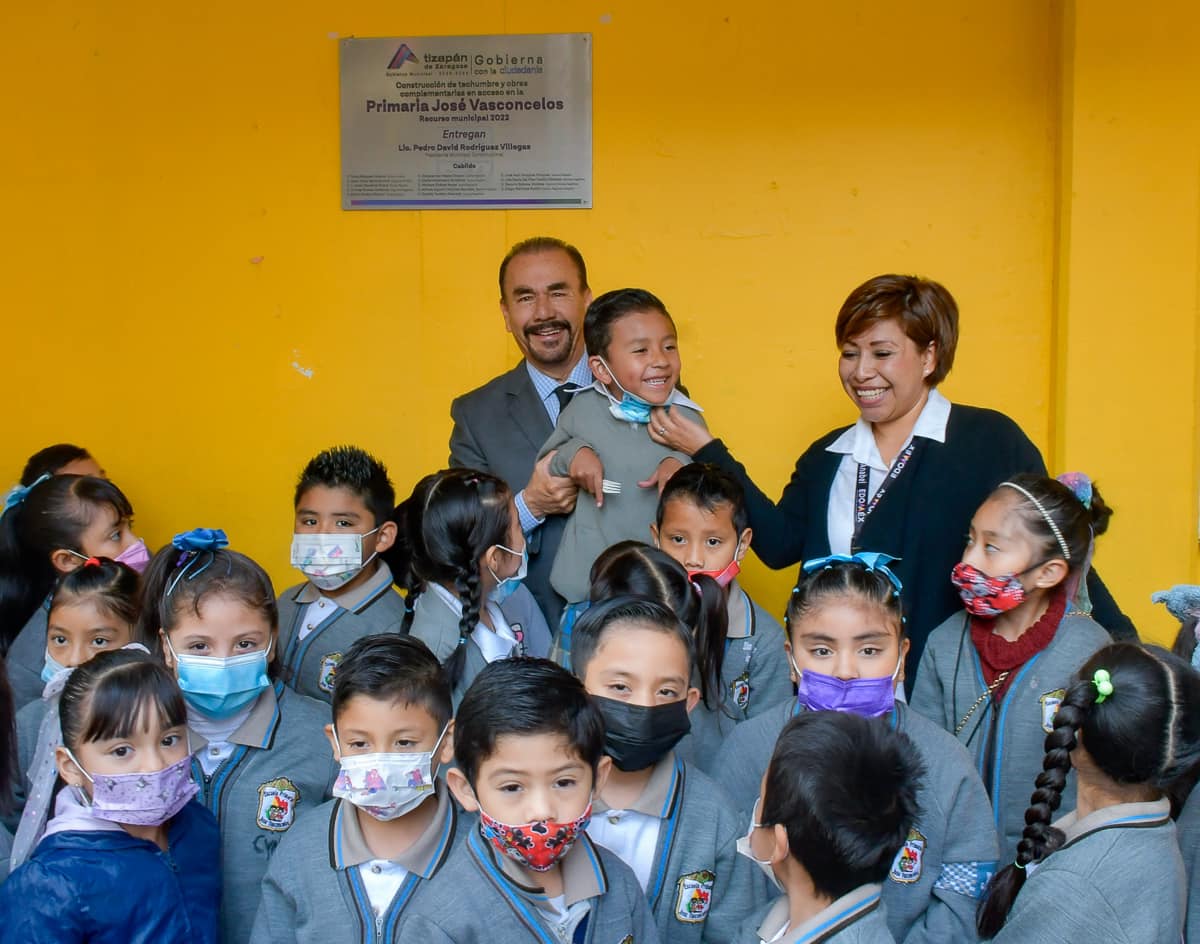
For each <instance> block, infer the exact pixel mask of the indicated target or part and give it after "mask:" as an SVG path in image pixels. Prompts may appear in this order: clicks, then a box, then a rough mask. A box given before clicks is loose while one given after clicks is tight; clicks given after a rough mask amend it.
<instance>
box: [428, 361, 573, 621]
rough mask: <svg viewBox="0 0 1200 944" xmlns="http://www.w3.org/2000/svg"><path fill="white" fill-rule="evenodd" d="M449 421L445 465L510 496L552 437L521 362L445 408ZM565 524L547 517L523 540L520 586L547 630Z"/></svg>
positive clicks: (553, 616) (557, 600)
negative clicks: (487, 479) (524, 568)
mask: <svg viewBox="0 0 1200 944" xmlns="http://www.w3.org/2000/svg"><path fill="white" fill-rule="evenodd" d="M450 418H451V419H452V420H454V430H453V431H452V432H451V433H450V465H451V466H454V467H461V468H468V469H478V470H479V471H481V472H490V473H491V474H492V475H495V476H498V477H500V478H502V479H504V481H505V482H507V483H508V487H509V488H511V489H512V490H513V494H516V493H517V492H519V491H520V490H521V489H523V488H524V487H525V485H526V484H527V483H528V482H529V477H530V476H531V475H532V474H533V466H534V463H535V461H536V460H537V454H538V450H539V449H541V448H542V444H543V443H545V442H546V440H547V439H549V438H550V434H551V433H552V432H553V431H554V424H553V423H551V422H550V417H549V415H548V414H547V413H546V408H545V406H543V405H542V401H541V399H540V398H539V397H538V394H537V390H535V389H534V386H533V381H532V380H530V379H529V371H528V370H526V368H525V362H524V361H521V362H520V363H519V364H517V366H516V367H514V368H513V369H512V370H510V371H508V372H507V373H504V374H501V375H500V376H499V377H496V378H495V379H493V380H490V381H488V382H487V383H485V384H484V385H483V386H482V387H479V388H477V389H475V390H472V391H471V392H470V393H464V394H463V395H462V396H461V397H458V398H456V399H455V400H454V402H453V403H451V404H450ZM565 520H566V519H565V518H564V517H563V516H562V515H550V516H548V517H547V518H546V521H545V523H544V524H543V525H542V526H541V527H540V528H537V529H536V530H535V531H534V532H533V533H532V534H530V535H528V536H527V539H528V548H529V576H528V577H527V578H526V580H525V583H526V585H527V586H528V587H529V589H530V590H531V591H532V592H533V595H534V598H535V599H536V600H537V601H538V605H539V606H541V608H542V612H543V613H544V614H545V615H546V621H547V622H548V623H549V624H550V627H551V629H552V630H553V629H554V628H555V627H556V626H557V625H558V618H559V616H560V614H561V613H562V608H563V603H564V601H563V599H562V598H561V597H560V596H559V595H558V594H556V593H555V592H554V590H553V589H552V588H551V586H550V568H551V566H552V565H553V564H554V555H555V554H556V553H557V552H558V543H559V541H560V540H561V538H562V531H563V523H564V521H565Z"/></svg>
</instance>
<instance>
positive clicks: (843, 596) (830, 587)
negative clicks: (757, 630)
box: [784, 561, 905, 639]
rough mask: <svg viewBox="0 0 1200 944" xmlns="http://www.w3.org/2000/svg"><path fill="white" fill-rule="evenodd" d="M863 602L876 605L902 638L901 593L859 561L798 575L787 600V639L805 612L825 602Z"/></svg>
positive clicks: (884, 578) (887, 580)
mask: <svg viewBox="0 0 1200 944" xmlns="http://www.w3.org/2000/svg"><path fill="white" fill-rule="evenodd" d="M849 602H854V603H860V604H861V603H865V604H869V605H871V606H877V607H879V608H880V609H881V610H883V611H884V612H885V613H886V614H887V615H888V617H889V618H890V619H891V620H893V621H894V623H895V625H896V626H897V627H899V632H900V636H901V638H903V636H904V629H905V627H904V610H903V607H902V606H901V603H900V593H899V591H898V590H897V589H896V587H895V586H894V585H893V584H892V582H891V581H890V580H889V579H888V578H887V576H886V575H885V574H884V573H883V572H882V571H880V570H878V569H873V568H870V567H868V566H867V565H866V563H864V562H859V561H830V562H829V563H828V564H826V565H825V566H824V567H818V568H817V569H815V570H813V571H811V572H810V573H804V572H803V571H802V572H801V574H800V581H799V583H797V584H796V587H795V589H793V590H792V596H791V599H789V600H788V607H787V616H786V618H785V619H784V623H785V629H786V630H787V633H788V638H789V639H790V638H791V633H792V627H793V626H794V625H795V624H796V623H797V622H798V621H799V620H800V619H802V618H803V617H804V615H805V614H806V613H809V612H812V611H813V610H817V609H820V608H821V607H822V606H825V605H826V604H828V603H849Z"/></svg>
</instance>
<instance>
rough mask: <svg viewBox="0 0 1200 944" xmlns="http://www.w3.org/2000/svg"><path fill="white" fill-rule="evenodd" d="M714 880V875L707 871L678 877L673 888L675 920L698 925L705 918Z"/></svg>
mask: <svg viewBox="0 0 1200 944" xmlns="http://www.w3.org/2000/svg"><path fill="white" fill-rule="evenodd" d="M716 880H717V876H716V873H714V872H709V871H708V870H707V869H704V870H702V871H699V872H688V873H687V874H686V875H681V876H679V883H678V884H677V885H676V886H675V919H676V920H677V921H683V922H684V923H685V924H699V923H700V922H701V921H703V920H704V919H705V918H707V917H708V909H709V908H710V907H711V905H712V890H713V882H715V881H716Z"/></svg>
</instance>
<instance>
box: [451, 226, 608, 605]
mask: <svg viewBox="0 0 1200 944" xmlns="http://www.w3.org/2000/svg"><path fill="white" fill-rule="evenodd" d="M591 300H592V293H591V291H590V290H589V289H588V283H587V267H586V265H585V264H584V261H583V256H582V255H580V252H579V250H578V249H576V248H575V247H574V246H571V245H569V244H567V243H565V242H563V241H562V240H560V239H554V238H553V237H549V236H536V237H534V238H532V239H526V240H524V241H523V242H519V243H517V244H516V245H515V246H513V247H512V249H510V250H509V251H508V255H506V256H505V257H504V261H503V262H501V263H500V311H501V313H502V314H503V315H504V325H505V327H506V328H507V329H508V331H509V333H510V334H511V335H512V336H513V340H515V341H516V342H517V347H519V348H520V349H521V353H522V355H524V359H523V360H522V361H521V363H519V364H517V366H516V367H514V368H513V369H512V370H510V371H507V372H506V373H503V374H501V375H500V376H499V377H496V378H494V379H492V380H490V381H488V382H487V383H486V384H484V385H483V386H482V387H479V388H478V389H476V390H472V391H471V392H470V393H466V394H463V395H462V396H461V397H458V398H457V399H456V400H455V401H454V402H453V403H452V404H451V405H450V417H451V419H453V420H454V430H453V432H451V434H450V465H452V466H464V467H467V468H472V469H479V470H481V471H484V472H491V473H492V474H493V475H498V476H500V478H502V479H504V481H506V482H507V483H508V485H509V487H510V488H511V489H512V490H513V493H514V494H515V495H516V504H517V512H518V513H519V515H520V517H521V528H522V530H524V532H525V540H526V545H527V547H528V548H529V576H528V578H527V579H526V583H527V585H528V586H529V589H530V590H531V591H532V592H533V595H534V597H536V598H537V601H538V604H539V605H540V606H541V608H542V612H544V613H545V614H546V619H547V620H548V621H549V623H550V625H551V627H554V626H555V625H556V624H557V622H558V618H559V615H560V613H561V612H562V607H563V602H564V601H563V600H562V599H561V598H560V597H559V596H558V595H557V594H556V593H555V592H554V590H553V589H551V587H550V568H551V566H552V565H553V563H554V555H555V553H556V552H557V551H558V542H559V539H560V538H561V536H562V527H563V517H562V516H563V515H565V514H567V513H569V512H570V511H571V510H572V509H573V508H574V507H575V497H576V493H577V489H576V486H575V484H574V483H573V482H572V481H571V480H570V479H569V478H562V477H559V476H554V475H551V474H550V459H551V458H552V457H553V453H551V454H550V455H547V456H545V457H544V458H543V459H542V461H541V462H537V463H536V464H535V461H534V460H535V459H536V458H537V452H538V450H539V449H540V448H541V446H542V444H543V443H544V442H545V441H546V440H547V439H548V438H549V436H550V433H551V431H552V430H553V429H554V424H555V422H556V421H557V420H558V414H559V412H560V411H561V410H562V407H563V406H564V405H565V404H566V403H567V402H568V401H569V399H570V397H571V394H572V392H573V391H574V390H575V389H578V388H581V387H586V386H588V385H590V384H591V383H592V374H591V371H590V370H589V369H588V365H587V353H586V351H585V350H584V344H583V316H584V313H585V312H586V311H587V307H588V305H589V304H590V303H591Z"/></svg>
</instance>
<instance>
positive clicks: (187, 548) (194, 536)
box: [165, 528, 229, 597]
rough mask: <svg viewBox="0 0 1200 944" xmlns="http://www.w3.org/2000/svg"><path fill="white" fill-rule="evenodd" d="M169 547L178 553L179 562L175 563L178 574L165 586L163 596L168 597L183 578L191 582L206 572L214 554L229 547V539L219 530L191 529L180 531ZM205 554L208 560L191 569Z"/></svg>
mask: <svg viewBox="0 0 1200 944" xmlns="http://www.w3.org/2000/svg"><path fill="white" fill-rule="evenodd" d="M171 546H172V547H174V548H176V549H177V550H178V551H179V552H180V554H179V560H177V561H176V562H175V566H176V568H178V569H179V573H177V574H176V575H175V577H174V579H173V580H172V581H171V583H170V584H169V585H168V586H167V592H166V594H165V596H168V597H169V596H170V595H171V593H172V592H173V591H174V590H175V588H176V587H177V586H178V585H179V581H181V580H183V579H184V577H186V578H187V579H188V580H192V579H194V578H195V577H199V576H200V575H201V574H202V573H204V571H206V570H208V568H209V565H210V564H212V562H213V560H214V559H215V557H216V552H217V551H219V550H220V549H221V548H223V547H228V546H229V538H227V537H226V536H225V532H224V531H222V530H221V529H220V528H192V530H191V531H181V532H179V534H177V535H175V537H173V538H171ZM205 552H207V553H208V559H207V560H206V561H205V562H204V563H203V564H202V565H201V566H200V567H197V568H193V567H192V565H193V564H194V563H195V562H196V561H198V560H199V559H200V555H201V554H204V553H205Z"/></svg>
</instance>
